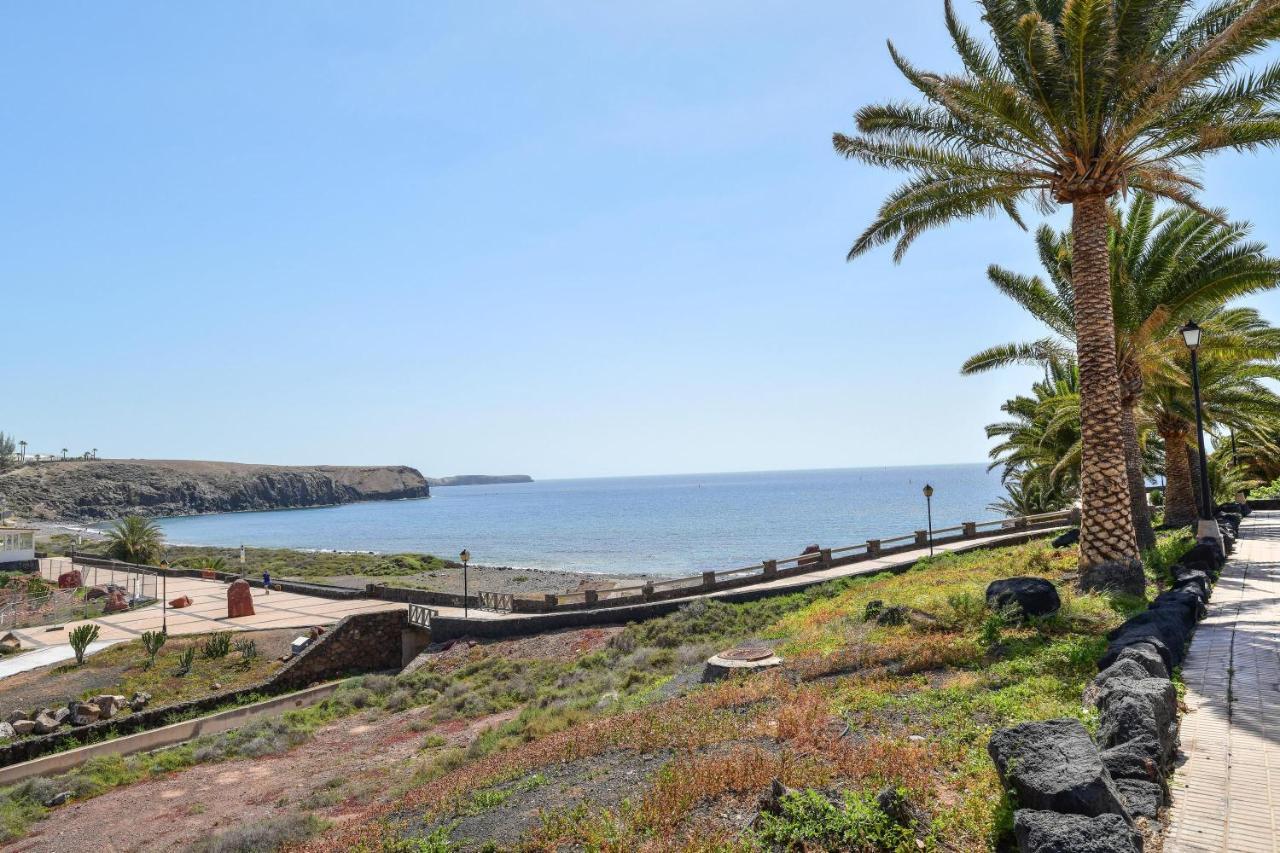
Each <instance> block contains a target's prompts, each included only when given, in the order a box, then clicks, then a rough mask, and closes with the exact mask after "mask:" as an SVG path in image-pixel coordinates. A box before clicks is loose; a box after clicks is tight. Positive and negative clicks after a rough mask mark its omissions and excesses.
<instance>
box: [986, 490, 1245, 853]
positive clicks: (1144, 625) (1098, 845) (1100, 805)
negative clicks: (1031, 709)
mask: <svg viewBox="0 0 1280 853" xmlns="http://www.w3.org/2000/svg"><path fill="white" fill-rule="evenodd" d="M1245 511H1246V512H1247V508H1246V510H1245ZM1239 524H1240V516H1239V515H1238V514H1234V513H1230V514H1219V525H1220V527H1221V529H1222V533H1223V541H1224V543H1225V544H1226V546H1227V549H1228V552H1229V551H1230V550H1231V548H1232V547H1233V545H1234V542H1235V536H1236V534H1237V532H1238V530H1239ZM1225 563H1226V555H1225V554H1223V553H1222V551H1221V550H1220V549H1219V548H1218V545H1217V543H1216V542H1214V541H1213V540H1203V541H1201V542H1199V543H1197V544H1196V545H1194V546H1192V547H1191V549H1190V550H1188V551H1187V552H1186V553H1185V554H1183V555H1182V557H1180V558H1179V560H1178V562H1177V563H1176V564H1175V565H1174V566H1172V567H1171V572H1172V578H1171V580H1172V587H1171V588H1170V589H1169V590H1168V591H1166V592H1163V593H1161V594H1160V595H1158V596H1156V598H1155V599H1154V600H1153V601H1152V602H1151V603H1150V605H1148V607H1147V609H1146V610H1145V611H1143V612H1141V613H1138V614H1136V615H1134V616H1132V617H1130V618H1129V619H1127V620H1126V621H1125V622H1124V623H1123V624H1121V625H1120V627H1118V628H1116V629H1115V630H1113V631H1111V632H1110V633H1109V634H1107V640H1108V641H1109V642H1108V646H1107V649H1106V652H1105V653H1104V654H1103V656H1102V657H1101V658H1100V659H1099V661H1098V669H1099V670H1100V671H1099V673H1098V675H1097V676H1096V677H1095V678H1094V680H1093V681H1092V682H1091V683H1090V684H1089V686H1088V687H1087V688H1086V689H1085V695H1084V702H1085V704H1086V706H1093V707H1096V708H1097V709H1098V712H1099V717H1098V731H1097V741H1096V742H1095V741H1094V740H1093V739H1092V738H1090V737H1089V734H1088V732H1087V731H1086V730H1085V728H1084V726H1083V725H1082V724H1081V723H1080V722H1079V721H1078V720H1073V719H1064V720H1048V721H1045V722H1033V723H1023V724H1021V725H1017V726H1013V727H1011V728H1008V729H1001V730H999V731H997V732H996V733H995V734H994V735H993V736H992V738H991V742H990V743H989V744H988V747H987V751H988V753H989V754H990V755H991V759H992V761H993V762H994V763H995V765H996V770H997V772H998V773H999V775H1000V781H1001V783H1002V785H1003V787H1004V789H1005V790H1007V791H1012V792H1013V794H1014V796H1015V798H1016V804H1017V807H1018V808H1017V811H1016V812H1015V813H1014V834H1015V836H1016V838H1017V843H1018V849H1019V850H1020V851H1023V853H1045V851H1059V850H1076V849H1089V850H1096V851H1100V853H1138V851H1141V850H1142V846H1143V833H1142V832H1141V831H1140V829H1141V828H1142V827H1144V826H1145V828H1146V830H1147V833H1148V834H1154V832H1155V831H1156V830H1157V829H1158V825H1156V824H1154V823H1153V822H1155V821H1157V820H1158V819H1159V817H1160V810H1161V809H1162V808H1163V807H1165V806H1166V805H1168V803H1169V787H1168V774H1169V773H1170V772H1171V771H1172V769H1173V763H1174V759H1175V758H1176V756H1177V751H1178V705H1177V701H1178V700H1177V691H1176V689H1175V687H1174V684H1173V682H1172V681H1171V680H1170V675H1171V674H1172V673H1173V671H1174V669H1175V668H1176V667H1177V666H1179V665H1181V663H1182V660H1183V657H1184V656H1185V654H1186V650H1187V647H1188V645H1189V644H1190V641H1191V635H1192V632H1193V631H1194V630H1195V626H1196V623H1197V622H1198V621H1199V620H1200V619H1201V618H1203V617H1204V614H1205V604H1206V603H1207V602H1208V600H1209V595H1210V593H1211V591H1212V587H1213V584H1214V582H1215V581H1216V580H1217V578H1218V575H1219V573H1220V572H1221V571H1222V567H1223V565H1224V564H1225ZM1139 818H1141V819H1144V821H1145V823H1144V821H1139V820H1138V819H1139Z"/></svg>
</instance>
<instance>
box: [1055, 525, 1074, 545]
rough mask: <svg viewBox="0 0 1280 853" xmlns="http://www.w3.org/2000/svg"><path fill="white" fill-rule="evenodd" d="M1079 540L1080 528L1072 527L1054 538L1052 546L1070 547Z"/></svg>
mask: <svg viewBox="0 0 1280 853" xmlns="http://www.w3.org/2000/svg"><path fill="white" fill-rule="evenodd" d="M1079 541H1080V528H1079V527H1073V528H1071V529H1070V530H1068V531H1067V532H1066V533H1063V534H1062V535H1061V536H1059V537H1058V538H1056V539H1054V540H1053V547H1055V548H1070V547H1071V546H1072V545H1075V544H1076V543H1077V542H1079Z"/></svg>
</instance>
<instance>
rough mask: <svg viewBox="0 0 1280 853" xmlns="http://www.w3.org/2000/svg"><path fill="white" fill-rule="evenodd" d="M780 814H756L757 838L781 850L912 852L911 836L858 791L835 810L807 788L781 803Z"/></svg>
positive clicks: (783, 799) (848, 795)
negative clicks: (757, 821)
mask: <svg viewBox="0 0 1280 853" xmlns="http://www.w3.org/2000/svg"><path fill="white" fill-rule="evenodd" d="M781 806H782V808H781V812H780V814H776V815H774V814H770V813H768V812H762V813H761V814H760V826H759V828H758V829H757V830H756V835H757V837H758V838H759V839H760V840H761V841H762V842H764V843H765V844H766V845H770V846H773V847H776V848H780V849H783V850H891V851H904V853H905V851H908V850H914V849H916V845H915V832H914V831H913V830H912V829H910V828H908V827H904V826H899V825H898V824H896V823H895V822H894V821H893V819H892V818H891V817H889V816H888V815H887V814H885V813H884V812H883V811H881V809H880V807H879V806H877V805H876V801H875V797H874V796H872V795H871V794H866V793H862V792H861V791H850V792H848V793H846V794H845V796H844V802H843V803H842V804H839V805H837V804H836V803H834V802H832V801H831V800H830V799H828V798H827V797H826V796H825V795H823V794H822V793H821V792H819V791H815V790H813V789H811V788H807V789H805V790H803V791H796V792H794V793H791V794H788V795H787V796H785V797H783V798H782V803H781Z"/></svg>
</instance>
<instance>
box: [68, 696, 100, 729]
mask: <svg viewBox="0 0 1280 853" xmlns="http://www.w3.org/2000/svg"><path fill="white" fill-rule="evenodd" d="M70 710H71V725H73V726H87V725H89V724H90V723H96V722H97V721H98V719H99V718H100V717H101V716H102V709H101V708H99V707H98V706H97V705H95V704H94V703H92V702H73V703H72V705H71V709H70Z"/></svg>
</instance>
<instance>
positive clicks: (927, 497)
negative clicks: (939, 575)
mask: <svg viewBox="0 0 1280 853" xmlns="http://www.w3.org/2000/svg"><path fill="white" fill-rule="evenodd" d="M924 507H925V512H926V513H928V516H929V556H930V557H932V556H933V486H931V485H929V484H928V483H925V484H924Z"/></svg>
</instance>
